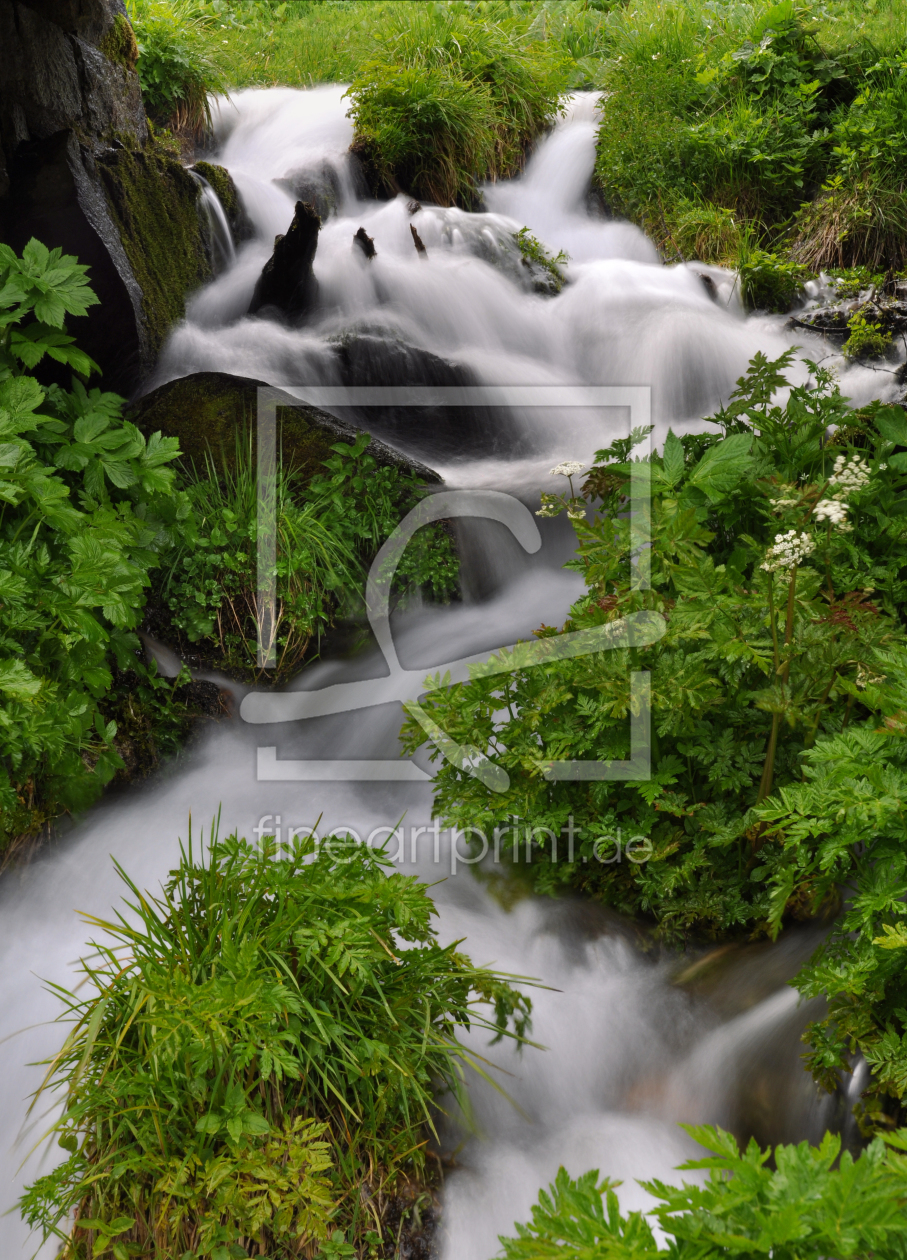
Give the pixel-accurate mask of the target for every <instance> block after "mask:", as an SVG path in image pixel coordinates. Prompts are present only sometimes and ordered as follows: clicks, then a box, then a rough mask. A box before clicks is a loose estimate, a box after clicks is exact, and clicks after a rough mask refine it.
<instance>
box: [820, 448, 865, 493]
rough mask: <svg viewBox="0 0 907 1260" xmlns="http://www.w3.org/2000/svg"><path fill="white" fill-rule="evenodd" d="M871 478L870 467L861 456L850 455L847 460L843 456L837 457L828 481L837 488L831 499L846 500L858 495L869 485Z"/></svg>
mask: <svg viewBox="0 0 907 1260" xmlns="http://www.w3.org/2000/svg"><path fill="white" fill-rule="evenodd" d="M871 476H872V472H871V470H870V467H869V465H868V464H867V463H866V461H865V459H863V458H862V456H860V455H852V456H851V457H850V458H849V459H848V458H847V457H846V456H845V455H839V456H838V458H837V459H836V460H835V467H834V472H833V473H832V474H831V476H830V477H829V479H828V480H829V482H830V484H831V485H833V486H838V487H839V489H838V492H837V493H836V494H835V495H834V496H833V498H835V499H846V498H849V497H850V495H852V494H858V493H859V491H860V490H864V489H865V488H866V486H867V485H868V484H869V479H870V477H871Z"/></svg>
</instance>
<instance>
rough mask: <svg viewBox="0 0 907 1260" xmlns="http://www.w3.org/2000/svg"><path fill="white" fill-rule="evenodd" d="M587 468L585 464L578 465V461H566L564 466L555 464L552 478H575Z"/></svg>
mask: <svg viewBox="0 0 907 1260" xmlns="http://www.w3.org/2000/svg"><path fill="white" fill-rule="evenodd" d="M585 467H586V465H585V464H578V463H577V462H576V460H569V459H568V460H566V461H565V462H564V463H563V464H555V466H554V467H553V468H552V469H551V475H552V477H575V476H576V474H577V473H581V472H582V471H583V469H584V468H585Z"/></svg>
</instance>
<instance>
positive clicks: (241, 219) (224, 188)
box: [192, 162, 247, 240]
mask: <svg viewBox="0 0 907 1260" xmlns="http://www.w3.org/2000/svg"><path fill="white" fill-rule="evenodd" d="M192 169H193V170H194V171H196V172H197V173H198V174H199V175H201V177H202V179H206V180H207V181H208V183H209V184H210V185H211V187H212V188H213V189H214V191H215V193H216V194H217V199H218V201H219V202H220V204H221V205H222V206H223V209H224V214H225V215H226V216H227V222H228V223H229V224H230V231H231V232H232V233H233V237H234V240H235V239H238V238H240V237H242V236H243V235H244V230H245V228H246V224H247V220H246V215H245V211H244V210H243V207H242V202H241V201H240V199H239V193H238V192H237V189H236V185H235V184H234V183H233V179H232V177H231V175H230V172H229V171H228V170H227V168H226V167H225V166H216V165H215V164H214V163H213V162H196V163H195V165H194V166H193V168H192Z"/></svg>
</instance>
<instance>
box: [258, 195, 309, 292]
mask: <svg viewBox="0 0 907 1260" xmlns="http://www.w3.org/2000/svg"><path fill="white" fill-rule="evenodd" d="M320 228H321V219H320V218H319V217H318V215H317V213H316V212H315V209H314V207H313V206H311V205H309V203H308V202H306V201H297V202H296V213H295V214H294V215H293V222H292V223H291V224H290V226H289V229H288V230H287V232H286V234H285V235H283V236H277V237H275V238H274V253H273V254H272V255H271V257H270V258H269V259H268V261H267V262H266V263H265V265H264V267H263V268H262V272H261V275H260V276H259V277H258V280H257V282H256V285H255V291H254V293H253V294H252V301H251V302H250V303H249V314H250V315H257V314H259V313H261V312H265V313H267V312H268V308H270V310H271V311H272V312H276V313H278V314H281V315H286V316H290V317H292V316H297V315H302V314H304V312H305V311H307V310H309V309H310V308H311V307H312V306H313V305H314V303H315V300H316V298H317V296H318V282H317V281H316V279H315V273H314V272H313V270H312V263H313V262H314V261H315V251H316V250H317V249H318V232H319V230H320Z"/></svg>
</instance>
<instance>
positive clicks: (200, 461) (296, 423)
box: [127, 372, 441, 483]
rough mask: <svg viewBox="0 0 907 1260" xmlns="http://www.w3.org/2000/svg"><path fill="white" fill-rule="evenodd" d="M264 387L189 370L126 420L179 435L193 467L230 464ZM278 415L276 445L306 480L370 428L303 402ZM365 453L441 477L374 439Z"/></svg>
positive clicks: (249, 430) (249, 431) (250, 431)
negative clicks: (335, 449) (339, 446)
mask: <svg viewBox="0 0 907 1260" xmlns="http://www.w3.org/2000/svg"><path fill="white" fill-rule="evenodd" d="M263 385H265V382H264V381H256V380H251V379H249V378H247V377H242V376H230V375H229V374H227V373H225V372H193V373H192V374H191V375H190V376H182V377H180V378H179V379H177V380H175V381H168V382H167V383H166V384H165V385H160V386H159V387H158V388H157V389H155V390H153V391H152V392H151V393H148V394H146V395H145V396H144V397H143V398H140V399H139V400H138V402H137V403H135V404H134V405H133V407H132V408H131V409H130V411H129V412H128V414H127V418H128V419H129V420H131V421H132V422H133V423H134V424H135V425H137V427H138V428H139V429H140V430H141V431H142V432H143V433H144V434H146V435H150V434H152V433H155V432H158V431H160V432H161V433H163V435H164V436H165V437H176V438H179V442H180V448H181V450H182V452H183V458H184V459H185V460H186V461H187V462H188V463H192V464H194V465H195V466H196V468H202V467H204V465H205V461H206V460H207V459H208V458H211V459H213V460H214V462H215V465H216V466H221V467H226V468H233V467H235V463H236V450H237V442H238V441H243V440H246V435H250V436H251V440H252V443H253V448H254V443H255V417H256V412H257V407H258V389H259V387H260V386H263ZM277 418H278V435H277V441H278V449H279V450H281V451H282V452H283V456H284V459H286V460H287V461H288V462H290V463H291V464H292V465H293V466H294V467H295V468H297V469H298V470H299V471H300V474H301V476H302V477H303V479H305V480H308V479H309V478H310V477H312V476H314V475H315V473H316V472H320V471H321V470H322V467H323V463H324V461H325V460H326V459H329V458H330V457H331V454H332V451H331V447H332V446H333V444H334V443H335V442H341V441H342V442H353V441H355V439H356V437H357V436H358V434H359V433H360V432H361V430H362V429H366V430H368V431H369V432H371V429H370V427H369V425H367V424H363V425H362V426H357V425H354V424H351V423H350V422H349V421H347V420H340V419H337V417H336V416H332V415H329V414H328V413H327V412H326V411H322V410H321V409H320V408H318V407H312V406H310V405H309V404H307V403H299V404H296V405H294V406H288V407H280V408H279V409H278V413H277ZM369 453H370V454H371V455H373V456H374V458H375V459H376V460H377V461H378V463H379V464H382V465H386V466H389V467H394V468H399V469H401V470H402V471H407V472H414V473H416V474H417V475H418V476H419V477H421V478H422V479H423V480H424V481H425V482H427V483H436V482H439V481H440V480H441V479H440V477H439V476H438V474H437V473H436V472H433V471H432V469H430V468H427V467H426V466H425V465H424V464H420V463H419V462H418V461H416V460H414V459H410V458H409V457H408V456H406V455H403V454H401V453H400V452H399V451H397V450H395V449H394V448H393V447H391V446H388V445H386V444H385V443H384V442H382V441H380V440H377V439H375V438H372V442H371V444H370V446H369Z"/></svg>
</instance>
